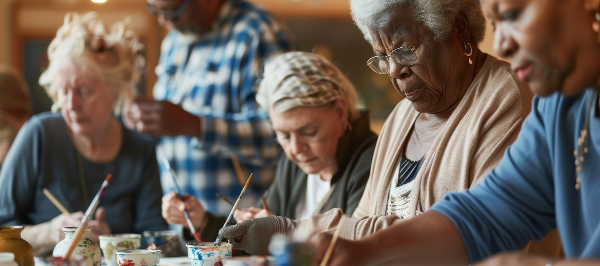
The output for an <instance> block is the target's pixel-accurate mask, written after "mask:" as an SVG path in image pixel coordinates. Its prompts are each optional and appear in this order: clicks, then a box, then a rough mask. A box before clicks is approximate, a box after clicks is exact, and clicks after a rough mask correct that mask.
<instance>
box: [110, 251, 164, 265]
mask: <svg viewBox="0 0 600 266" xmlns="http://www.w3.org/2000/svg"><path fill="white" fill-rule="evenodd" d="M116 253H117V260H118V262H119V266H156V265H158V263H159V262H160V250H158V249H131V250H119V251H117V252H116Z"/></svg>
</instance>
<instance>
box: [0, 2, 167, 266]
mask: <svg viewBox="0 0 600 266" xmlns="http://www.w3.org/2000/svg"><path fill="white" fill-rule="evenodd" d="M140 48H141V47H140V44H139V43H138V42H137V40H136V38H135V36H134V35H133V33H132V32H126V31H125V30H124V23H123V22H118V23H116V24H115V25H114V26H113V28H112V30H111V31H110V32H108V31H107V30H106V27H105V25H104V23H103V22H102V20H100V19H99V18H98V15H97V14H96V13H93V12H92V13H87V14H85V15H83V16H79V15H77V14H71V13H69V14H67V15H66V17H65V21H64V25H63V26H61V27H60V29H59V30H58V32H57V34H56V38H54V39H53V40H52V42H51V43H50V46H49V48H48V57H49V59H50V65H49V66H48V69H46V71H45V72H44V73H43V74H42V75H41V77H40V84H41V85H43V86H44V87H45V88H46V91H47V92H48V95H49V96H50V97H51V98H52V99H53V100H54V105H53V110H54V111H60V112H48V113H42V114H39V115H35V116H33V117H32V118H31V119H29V121H27V123H26V124H25V125H24V126H23V128H22V129H21V131H20V132H19V134H18V135H17V137H16V139H15V141H14V143H13V145H12V147H11V148H10V151H9V152H8V155H7V158H6V160H5V161H4V166H3V167H2V170H1V171H0V184H2V185H1V186H0V206H2V208H0V225H30V226H28V227H26V228H25V230H23V233H22V235H23V238H24V239H25V240H27V241H28V242H29V243H30V244H31V245H32V246H33V247H34V249H35V252H36V255H38V256H41V255H43V254H44V253H45V252H46V251H49V250H51V249H52V248H53V247H54V245H56V243H57V242H58V241H60V240H61V239H62V238H64V233H63V232H61V229H62V228H63V227H65V226H75V225H78V223H79V220H80V219H81V218H82V217H83V213H82V212H83V211H85V210H86V209H87V208H88V206H89V205H90V203H91V201H92V199H93V197H94V195H95V194H96V193H97V192H98V189H99V188H100V186H101V184H102V183H103V182H104V179H105V178H106V177H107V175H108V174H112V175H113V178H112V181H111V182H110V184H109V185H108V187H107V189H106V191H105V193H104V195H103V196H102V199H101V200H100V203H99V206H100V207H99V208H98V209H97V210H96V214H95V216H94V217H95V218H96V219H95V220H91V221H89V222H88V226H89V227H91V232H90V237H91V239H92V240H97V239H98V235H101V234H111V233H113V234H119V233H141V232H143V231H147V230H164V229H167V223H166V222H165V220H164V219H163V218H162V217H161V215H160V198H161V196H162V191H161V185H160V179H159V176H158V167H157V164H156V155H155V152H154V147H155V146H154V144H153V143H152V142H151V141H150V140H148V139H145V138H144V137H142V136H141V135H138V134H137V133H134V132H131V131H129V130H127V129H126V128H124V127H123V126H122V125H121V123H119V122H118V121H117V119H116V118H115V116H114V115H113V113H115V112H118V111H119V110H120V109H121V106H122V104H123V102H125V101H127V100H129V99H131V98H132V97H133V94H134V92H135V84H136V83H137V82H138V80H139V77H140V75H139V69H138V68H139V67H140V63H142V61H141V60H142V58H140V57H139V54H138V50H139V49H140ZM44 188H46V189H48V190H49V191H50V192H51V193H52V194H53V195H54V196H55V197H56V198H57V199H58V201H59V202H61V203H62V204H63V205H64V206H65V207H66V208H67V210H69V211H70V212H71V214H61V213H60V211H59V210H58V209H57V208H56V207H55V206H54V205H53V204H52V202H51V201H50V200H49V199H48V198H47V197H46V196H45V195H44V193H43V189H44Z"/></svg>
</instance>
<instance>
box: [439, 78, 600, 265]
mask: <svg viewBox="0 0 600 266" xmlns="http://www.w3.org/2000/svg"><path fill="white" fill-rule="evenodd" d="M591 94H592V91H591V90H587V91H586V92H585V93H584V94H583V95H581V96H578V97H572V98H565V97H562V96H560V95H559V94H553V95H552V96H550V97H547V98H537V97H536V98H534V100H533V108H532V111H531V114H530V115H529V116H528V117H527V119H526V120H525V122H524V123H523V126H522V129H521V133H520V135H519V137H518V138H517V140H516V141H515V143H514V144H513V145H512V146H511V147H510V148H509V149H508V150H507V151H506V153H505V155H504V158H503V159H502V161H501V162H500V164H499V165H498V167H497V168H496V169H495V170H493V171H491V172H490V173H489V174H488V175H487V176H486V177H485V178H484V180H483V181H482V182H481V183H480V184H479V185H477V186H475V187H473V188H472V189H471V190H467V191H465V192H464V193H449V194H447V195H446V197H445V198H444V199H443V200H442V201H441V202H439V203H438V204H436V205H434V206H433V207H432V210H434V211H437V212H440V213H442V214H444V215H445V216H447V217H448V218H450V219H451V220H452V221H453V222H454V224H455V225H456V227H457V228H458V230H459V231H460V234H461V236H462V239H463V241H464V243H465V246H466V248H467V251H468V252H469V256H470V258H471V261H472V262H474V261H478V260H480V259H482V258H485V257H487V256H490V255H492V254H494V253H498V252H501V251H505V250H516V249H520V248H522V247H524V246H525V245H526V244H527V242H528V241H529V240H531V239H535V240H539V239H541V238H542V237H543V236H544V235H545V234H546V233H548V232H550V231H551V230H552V229H554V228H555V227H557V226H558V230H559V232H560V237H561V239H562V244H563V248H564V251H565V255H566V256H567V257H568V258H600V114H597V113H596V112H597V111H596V110H597V106H598V102H597V101H598V100H597V99H596V100H595V103H594V105H593V106H594V108H592V112H593V113H592V116H591V117H590V129H589V140H588V149H589V150H588V151H589V152H588V153H587V154H585V157H584V162H583V171H582V174H581V188H580V190H575V179H576V177H577V175H576V172H575V157H574V154H573V151H574V150H576V149H577V138H579V135H580V131H581V129H582V127H583V124H584V122H585V117H586V113H587V110H588V103H589V99H590V98H591Z"/></svg>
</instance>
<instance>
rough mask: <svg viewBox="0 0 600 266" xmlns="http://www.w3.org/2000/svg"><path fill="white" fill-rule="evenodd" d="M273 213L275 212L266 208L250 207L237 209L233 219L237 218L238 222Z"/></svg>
mask: <svg viewBox="0 0 600 266" xmlns="http://www.w3.org/2000/svg"><path fill="white" fill-rule="evenodd" d="M273 215H275V214H274V213H272V212H270V211H267V210H265V209H261V208H256V207H250V208H248V209H237V210H236V211H235V213H234V214H233V219H235V221H236V222H238V223H241V222H243V221H246V220H252V219H256V218H262V217H267V216H273Z"/></svg>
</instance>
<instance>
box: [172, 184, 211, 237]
mask: <svg viewBox="0 0 600 266" xmlns="http://www.w3.org/2000/svg"><path fill="white" fill-rule="evenodd" d="M181 198H183V201H182V200H180V199H179V197H177V193H175V191H171V192H169V193H168V194H166V195H164V196H163V198H162V216H163V218H165V220H167V223H169V224H182V225H183V226H184V227H185V228H188V227H189V226H188V224H187V221H186V220H185V215H184V214H183V210H187V211H188V215H189V216H190V220H192V224H193V225H194V227H195V228H194V229H196V231H202V230H201V228H200V224H201V223H202V219H204V213H205V210H204V207H202V204H200V201H198V199H197V198H196V197H194V196H191V195H181Z"/></svg>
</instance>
